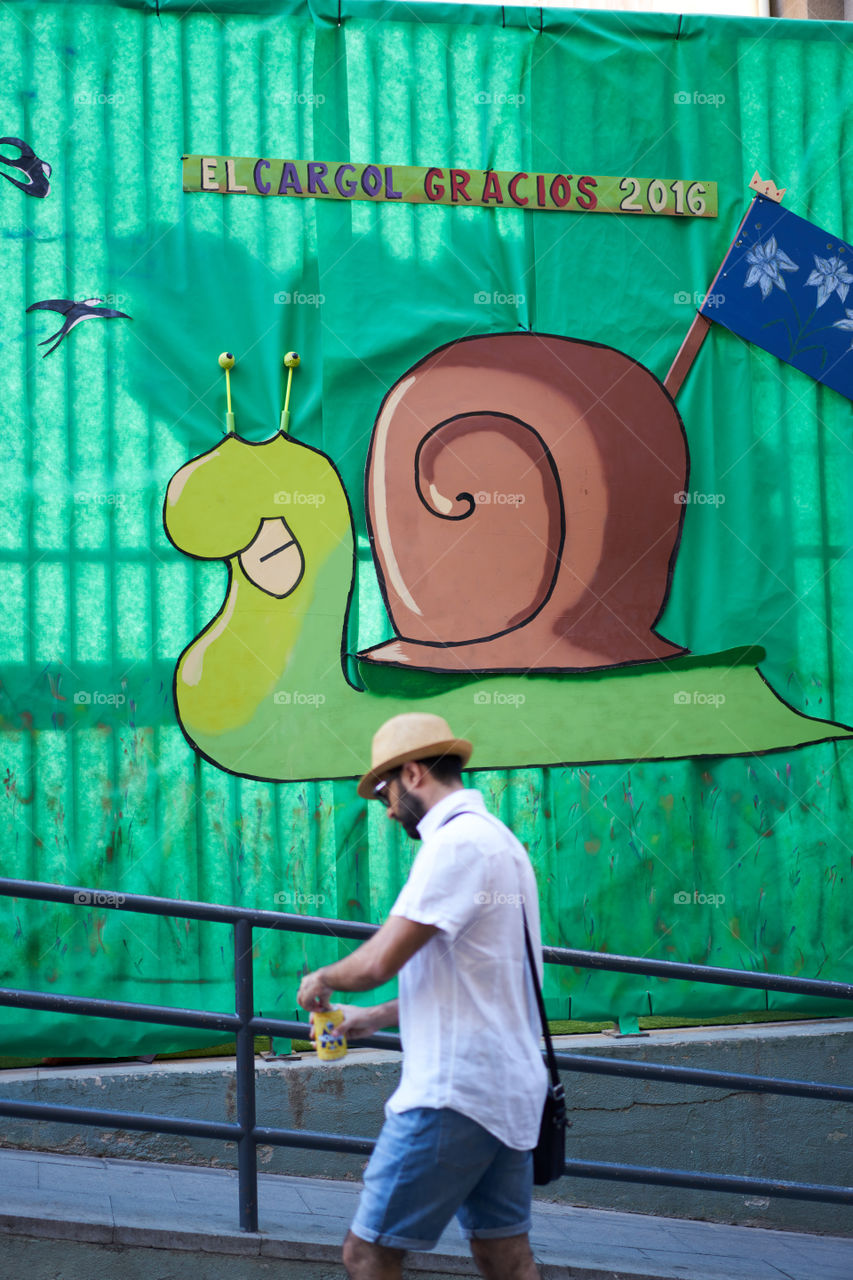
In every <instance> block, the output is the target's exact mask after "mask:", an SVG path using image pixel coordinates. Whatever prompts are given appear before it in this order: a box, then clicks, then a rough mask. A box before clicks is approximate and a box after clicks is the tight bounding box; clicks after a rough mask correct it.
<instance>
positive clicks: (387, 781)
mask: <svg viewBox="0 0 853 1280" xmlns="http://www.w3.org/2000/svg"><path fill="white" fill-rule="evenodd" d="M402 772H403V771H402V769H393V770H392V771H391V773H389V774H388V777H387V778H383V779H382V781H381V782H377V783H376V786H375V787H374V788H373V794H374V796H375V797H376V799H377V800H381V801H382V803H383V804H384V806H385V808H386V809H390V808H391V796H390V794H389V791H388V788H389V787H390V786H391V783H392V782H393V781H394V779H395V778H399V776H400V774H401V773H402Z"/></svg>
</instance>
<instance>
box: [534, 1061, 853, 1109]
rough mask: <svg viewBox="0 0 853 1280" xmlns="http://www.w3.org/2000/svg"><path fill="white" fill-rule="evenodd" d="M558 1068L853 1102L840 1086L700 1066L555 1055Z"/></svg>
mask: <svg viewBox="0 0 853 1280" xmlns="http://www.w3.org/2000/svg"><path fill="white" fill-rule="evenodd" d="M554 1056H555V1058H556V1060H557V1066H558V1067H562V1068H563V1069H564V1070H567V1071H582V1072H587V1073H589V1074H591V1075H603V1076H625V1077H629V1078H633V1079H636V1080H660V1081H662V1082H663V1083H665V1084H690V1085H699V1086H700V1087H702V1088H707V1089H738V1090H744V1091H751V1092H753V1093H779V1094H785V1095H787V1096H789V1097H795V1098H825V1099H827V1100H831V1101H833V1102H853V1088H851V1087H850V1086H849V1085H842V1084H817V1083H815V1082H814V1081H811V1080H782V1079H777V1078H776V1077H775V1076H748V1075H739V1074H735V1073H734V1072H731V1071H705V1070H704V1069H702V1068H701V1067H673V1066H670V1065H669V1064H667V1063H657V1062H631V1061H630V1060H628V1059H625V1058H599V1057H593V1056H592V1055H591V1054H585V1053H557V1054H555V1055H554Z"/></svg>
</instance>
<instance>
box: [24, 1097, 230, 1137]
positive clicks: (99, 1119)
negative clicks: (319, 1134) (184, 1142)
mask: <svg viewBox="0 0 853 1280" xmlns="http://www.w3.org/2000/svg"><path fill="white" fill-rule="evenodd" d="M0 1116H12V1117H16V1118H18V1119H22V1120H54V1121H58V1122H59V1123H60V1124H89V1125H97V1126H98V1127H99V1128H103V1127H106V1128H109V1129H134V1130H135V1129H138V1130H140V1131H141V1132H143V1133H179V1134H185V1135H187V1136H189V1137H191V1138H217V1139H219V1140H220V1141H222V1140H223V1139H224V1140H225V1141H236V1140H237V1139H238V1138H240V1137H241V1136H242V1130H241V1128H240V1126H239V1125H238V1124H225V1123H223V1124H219V1123H218V1122H217V1121H215V1120H187V1119H184V1118H183V1117H177V1116H158V1115H147V1114H144V1113H142V1112H139V1111H96V1110H94V1109H93V1108H90V1107H61V1106H56V1105H54V1104H53V1103H52V1102H18V1101H17V1100H16V1099H14V1098H0Z"/></svg>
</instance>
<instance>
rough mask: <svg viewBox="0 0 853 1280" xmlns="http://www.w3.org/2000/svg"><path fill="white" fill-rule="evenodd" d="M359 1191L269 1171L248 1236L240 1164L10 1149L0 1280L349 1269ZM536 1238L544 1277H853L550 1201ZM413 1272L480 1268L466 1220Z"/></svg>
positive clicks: (672, 1223)
mask: <svg viewBox="0 0 853 1280" xmlns="http://www.w3.org/2000/svg"><path fill="white" fill-rule="evenodd" d="M358 1192H359V1184H358V1183H353V1182H333V1181H329V1180H327V1179H322V1178H297V1177H288V1176H285V1175H280V1174H261V1175H260V1179H259V1196H260V1215H259V1216H260V1227H261V1229H260V1231H259V1232H258V1233H257V1234H256V1235H247V1234H245V1233H243V1232H241V1231H240V1230H239V1228H238V1226H237V1175H236V1173H234V1172H233V1171H231V1170H226V1169H201V1168H198V1167H193V1166H187V1165H163V1164H149V1163H145V1162H141V1161H133V1160H128V1161H124V1160H112V1159H107V1160H102V1159H93V1158H91V1157H85V1156H77V1157H75V1156H57V1155H46V1154H43V1153H40V1152H32V1151H13V1150H3V1149H0V1275H2V1276H3V1277H7V1276H12V1275H13V1274H14V1275H16V1276H17V1275H22V1274H29V1275H30V1276H31V1277H32V1280H41V1277H42V1276H47V1275H50V1276H51V1277H53V1276H62V1277H65V1276H68V1277H72V1276H78V1275H84V1276H86V1277H95V1276H105V1277H112V1276H115V1277H122V1280H125V1278H126V1277H128V1276H136V1275H154V1274H156V1275H157V1276H158V1277H159V1276H166V1275H168V1276H171V1275H173V1274H174V1275H176V1276H177V1275H178V1274H181V1275H182V1276H187V1275H191V1274H196V1272H195V1271H193V1270H192V1268H191V1266H190V1258H191V1256H192V1255H195V1261H196V1263H198V1262H200V1264H201V1266H202V1268H203V1269H202V1270H201V1271H199V1272H198V1273H197V1274H200V1275H204V1276H206V1277H218V1276H220V1275H221V1276H228V1277H232V1276H233V1277H238V1276H239V1277H243V1276H255V1275H257V1276H261V1275H263V1276H267V1275H269V1276H273V1275H276V1276H279V1277H288V1278H289V1277H291V1276H305V1277H309V1276H316V1277H334V1276H341V1277H342V1276H343V1274H344V1273H343V1268H342V1267H341V1266H340V1245H341V1241H342V1240H343V1237H344V1234H345V1232H346V1229H347V1225H348V1223H349V1221H350V1218H351V1217H352V1213H353V1210H354V1209H355V1203H356V1200H357V1198H358ZM531 1240H532V1244H533V1248H534V1252H535V1255H536V1258H537V1261H538V1262H539V1263H540V1266H541V1268H542V1273H543V1277H544V1280H634V1278H635V1277H636V1278H637V1280H851V1277H853V1240H850V1239H844V1238H840V1237H828V1236H812V1235H805V1234H801V1233H794V1232H782V1231H766V1230H763V1229H759V1228H751V1227H731V1226H722V1225H720V1224H717V1223H706V1222H692V1221H686V1220H683V1219H676V1218H653V1217H646V1216H643V1215H641V1214H630V1213H613V1212H609V1211H607V1210H601V1209H576V1208H572V1207H570V1206H565V1205H556V1204H537V1205H535V1206H534V1210H533V1231H532V1234H531ZM57 1242H59V1243H57ZM117 1246H120V1248H117ZM51 1248H52V1249H53V1251H54V1255H55V1256H54V1255H50V1253H49V1250H50V1249H51ZM152 1250H159V1251H164V1252H162V1253H158V1254H157V1255H156V1257H155V1255H154V1254H153V1253H152V1252H151V1251H152ZM75 1255H79V1263H80V1266H77V1267H76V1269H75V1266H76V1264H75V1262H74V1258H75ZM199 1255H202V1256H201V1257H199ZM217 1255H218V1256H217ZM140 1258H142V1261H141V1262H140ZM169 1258H173V1259H174V1258H177V1263H176V1264H175V1265H174V1266H173V1267H170V1265H169ZM57 1259H60V1260H61V1262H60V1265H59V1266H57V1261H56V1260H57ZM134 1259H135V1261H134ZM146 1259H147V1260H146ZM275 1259H278V1260H283V1259H289V1260H290V1262H289V1263H288V1264H286V1265H284V1266H282V1262H281V1261H278V1262H275V1261H274V1260H275ZM265 1260H266V1261H265ZM155 1264H156V1271H154V1270H150V1268H151V1267H152V1266H154V1265H155ZM25 1266H26V1271H25V1270H24V1269H23V1268H24V1267H25ZM81 1268H82V1269H81ZM407 1273H411V1274H412V1275H418V1276H421V1277H423V1276H425V1275H432V1276H436V1277H438V1276H450V1275H454V1276H456V1275H475V1274H476V1272H475V1269H474V1267H473V1264H472V1263H471V1260H470V1255H469V1253H468V1248H467V1245H466V1243H465V1241H464V1240H463V1238H462V1236H461V1235H460V1233H459V1231H458V1229H457V1227H456V1224H455V1222H454V1223H452V1224H451V1226H450V1227H448V1229H447V1231H446V1232H445V1233H444V1235H443V1236H442V1238H441V1240H440V1242H439V1244H438V1246H437V1248H436V1249H435V1250H434V1252H432V1253H429V1254H410V1255H409V1257H408V1259H407Z"/></svg>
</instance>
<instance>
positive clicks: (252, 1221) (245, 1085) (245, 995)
mask: <svg viewBox="0 0 853 1280" xmlns="http://www.w3.org/2000/svg"><path fill="white" fill-rule="evenodd" d="M234 1012H235V1013H236V1014H237V1017H238V1018H239V1019H240V1027H239V1030H238V1031H237V1123H238V1125H239V1126H240V1129H241V1136H240V1137H239V1138H238V1140H237V1177H238V1187H239V1196H240V1230H241V1231H257V1229H258V1167H257V1164H256V1153H255V1139H254V1137H253V1133H254V1128H255V1037H254V1033H253V1032H252V1031H251V1029H250V1027H249V1023H250V1022H251V1020H252V1017H253V1015H254V1012H255V997H254V984H253V975H252V926H251V925H250V924H249V922H248V920H238V921H237V923H236V924H235V925H234Z"/></svg>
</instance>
